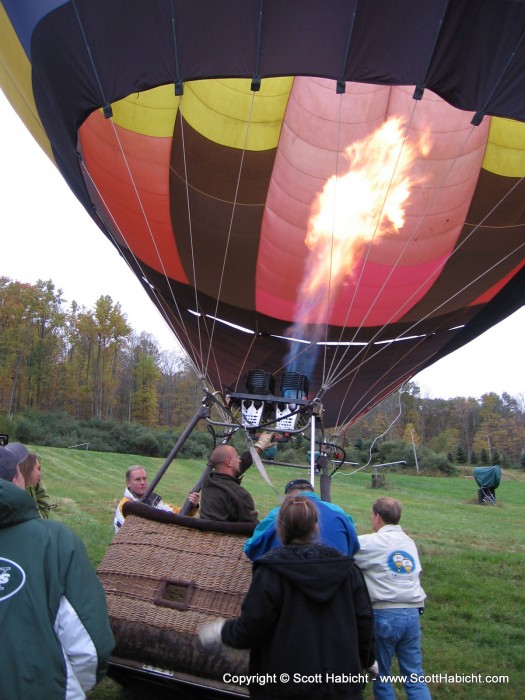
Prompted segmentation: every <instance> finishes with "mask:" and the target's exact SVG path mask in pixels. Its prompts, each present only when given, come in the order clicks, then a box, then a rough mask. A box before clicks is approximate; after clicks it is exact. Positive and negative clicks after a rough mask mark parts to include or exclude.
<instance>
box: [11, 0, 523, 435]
mask: <svg viewBox="0 0 525 700" xmlns="http://www.w3.org/2000/svg"><path fill="white" fill-rule="evenodd" d="M524 36H525V5H524V4H523V3H517V2H496V0H471V1H469V2H467V1H462V2H456V3H447V2H437V1H434V0H432V1H429V2H426V3H421V2H416V0H407V2H403V3H401V4H400V3H392V2H390V1H389V0H373V1H369V2H366V3H364V2H361V3H359V2H357V1H356V2H348V1H347V0H344V1H343V0H308V2H305V1H304V0H301V1H299V0H288V1H287V2H283V1H282V0H280V1H279V2H277V0H273V1H270V0H266V2H263V1H262V0H260V1H259V0H258V1H257V2H255V1H251V0H229V1H228V2H226V1H224V0H223V1H220V0H213V1H212V0H192V2H191V3H189V2H185V1H182V0H173V1H172V2H167V1H166V0H135V1H134V2H129V1H128V0H126V1H124V0H113V1H112V2H107V1H105V2H102V1H101V0H89V1H87V0H76V1H75V2H73V1H67V2H63V1H62V2H58V1H57V0H45V1H44V0H42V2H39V3H35V2H34V0H3V2H1V3H0V64H1V67H2V70H1V71H0V86H1V87H2V89H3V91H4V92H5V94H6V95H7V97H8V99H9V100H10V101H11V103H12V104H13V106H14V107H15V109H16V110H17V112H18V114H19V115H20V117H21V119H23V121H24V122H25V124H26V126H27V127H28V129H29V130H30V131H31V133H32V134H33V135H34V137H35V138H36V139H37V141H38V142H39V144H40V145H41V147H42V148H43V149H44V150H45V151H46V153H47V154H48V155H49V157H50V158H52V159H53V161H54V162H55V164H56V166H57V167H58V168H59V170H60V172H61V173H62V175H63V176H64V178H65V179H66V181H67V182H68V184H69V186H70V187H71V189H72V190H73V191H74V193H75V195H76V196H77V197H78V198H79V200H80V201H81V202H82V204H83V205H84V206H85V207H86V209H87V210H88V211H89V212H90V214H91V216H92V217H93V219H94V221H95V222H96V223H97V225H98V226H99V227H100V228H101V229H102V231H103V232H104V234H105V235H106V236H108V237H109V238H110V239H111V240H112V242H113V243H114V245H115V246H116V247H117V248H118V249H119V250H120V252H121V254H122V255H123V256H124V257H125V258H126V260H127V261H128V263H129V265H130V266H131V268H132V269H133V271H134V272H135V273H136V275H137V276H138V278H139V279H140V281H141V282H142V284H143V286H144V288H145V290H146V292H147V293H148V294H149V296H150V297H151V298H152V299H153V301H154V303H155V304H156V305H157V306H158V307H159V308H160V309H161V311H162V312H163V314H164V315H165V317H166V320H167V322H168V323H169V324H170V325H171V327H172V328H173V330H174V332H175V333H176V335H177V337H178V339H179V340H180V342H181V343H182V345H183V347H184V348H185V349H186V350H187V352H188V354H189V356H190V357H191V359H192V361H193V363H194V364H195V367H196V368H197V370H198V372H199V373H200V375H201V376H202V377H203V382H204V383H205V384H206V386H208V387H209V388H213V389H216V390H223V391H228V390H234V391H244V390H245V386H244V382H245V378H246V374H247V372H248V371H249V370H252V369H255V368H257V369H263V370H267V371H269V372H271V373H272V374H274V375H275V377H276V385H277V386H278V381H279V376H280V375H281V374H282V372H283V371H285V370H289V369H293V370H296V371H299V372H301V373H304V374H305V375H306V376H307V377H308V379H309V392H310V393H309V395H310V396H311V397H314V396H318V397H319V398H320V400H321V401H322V403H323V406H324V409H325V422H326V423H327V424H328V425H331V426H340V427H343V426H346V425H347V424H348V423H349V422H352V421H353V420H355V419H356V418H357V417H359V415H362V414H363V413H364V412H366V411H367V410H369V409H370V408H372V407H373V406H374V405H375V404H376V403H378V402H379V401H380V400H381V399H382V398H384V397H385V396H386V395H388V394H389V393H391V392H392V391H394V390H395V389H397V388H398V387H399V386H400V385H402V384H403V383H404V382H406V381H407V380H409V379H410V378H411V377H413V376H414V375H415V374H417V373H418V372H419V371H421V370H422V369H423V368H424V367H426V366H428V365H429V364H432V363H433V362H435V361H436V360H437V359H439V358H440V357H443V356H445V355H446V354H448V353H449V352H452V351H453V350H455V349H457V348H458V347H460V346H461V345H463V344H465V343H467V342H469V341H470V340H472V339H473V338H475V337H476V336H477V335H479V334H480V333H482V332H483V331H485V330H486V329H488V328H489V327H490V326H492V325H493V324H495V323H497V322H498V321H500V320H502V319H503V318H505V317H506V316H507V315H509V314H511V313H512V312H513V311H515V310H516V309H518V308H519V307H520V306H521V305H522V304H523V303H524V299H525V273H524V250H525V228H524V225H525V207H524V206H523V202H524V201H525V185H524V183H523V181H522V178H523V176H524V175H525V153H524V149H525V126H524V124H523V120H525V39H524V38H523V37H524ZM28 167H30V164H28ZM87 244H88V243H86V245H87Z"/></svg>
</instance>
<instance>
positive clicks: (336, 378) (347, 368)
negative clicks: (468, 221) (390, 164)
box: [320, 127, 523, 424]
mask: <svg viewBox="0 0 525 700" xmlns="http://www.w3.org/2000/svg"><path fill="white" fill-rule="evenodd" d="M474 128H475V127H471V129H470V130H469V132H468V134H467V136H466V138H465V140H464V143H463V144H462V147H461V149H460V152H459V153H458V154H457V155H456V157H455V159H454V161H453V162H452V163H451V164H450V165H449V167H448V169H447V171H446V173H445V174H444V175H443V178H442V180H441V183H440V185H439V188H436V189H435V190H434V193H433V195H432V198H431V199H430V201H429V203H428V204H427V206H426V208H425V211H424V213H423V215H422V216H421V218H420V220H419V222H418V224H417V226H416V227H415V230H414V233H413V235H412V236H411V238H410V239H409V240H407V242H406V243H405V245H404V247H403V250H402V251H401V253H400V254H399V256H398V258H397V260H396V262H395V264H394V266H393V268H392V270H391V271H390V272H389V275H388V277H387V279H386V280H385V282H384V283H383V285H382V287H381V289H380V290H379V292H378V294H377V295H376V297H375V299H374V302H373V304H372V305H371V306H370V308H369V309H368V312H367V315H366V317H368V315H369V314H370V312H371V310H372V308H373V306H374V305H375V303H376V302H377V300H378V299H379V296H380V294H381V292H382V291H383V290H384V287H385V285H386V282H387V281H388V279H390V277H391V276H392V274H393V271H394V270H395V269H396V268H397V267H398V265H399V264H400V261H401V258H402V256H403V255H404V253H405V251H406V249H407V247H408V245H409V244H410V243H411V241H412V240H413V238H414V237H415V235H416V233H417V230H418V229H419V227H420V226H421V225H422V222H423V220H424V218H425V216H426V214H427V213H428V211H429V208H430V207H431V205H432V203H433V202H434V200H435V198H436V197H437V196H438V194H439V192H440V191H441V190H442V188H443V187H444V186H445V184H446V179H447V177H448V174H449V173H450V171H451V170H452V168H453V167H454V165H455V163H456V161H457V159H458V158H459V157H460V155H461V153H462V152H463V151H464V149H465V146H466V144H467V142H468V140H469V138H470V136H471V133H472V131H473V129H474ZM522 179H523V178H522ZM522 179H520V181H519V182H517V183H515V184H514V185H513V187H512V188H511V189H510V190H509V191H508V192H507V193H505V194H504V195H503V196H502V197H501V199H500V201H499V202H498V203H497V204H496V205H495V206H494V207H493V209H492V210H491V212H489V213H488V214H487V215H486V216H485V217H484V218H483V220H482V221H481V222H479V223H478V224H477V225H476V226H475V227H474V228H473V230H472V231H471V232H470V233H469V234H468V235H467V236H466V237H465V238H464V239H463V240H462V241H461V243H459V244H458V245H457V246H456V248H455V249H454V250H453V251H452V253H451V254H450V255H449V256H448V258H447V259H446V260H442V261H441V262H440V263H439V265H437V266H436V268H435V269H434V270H432V271H431V272H430V274H428V276H427V278H426V279H425V280H424V281H423V282H421V284H420V285H419V286H418V288H417V289H416V290H415V291H414V292H413V293H412V294H411V295H410V296H409V297H408V298H406V299H405V300H404V301H403V303H402V304H401V305H400V307H399V308H398V309H397V311H396V312H394V313H393V314H392V315H391V316H390V318H389V319H388V320H387V321H386V322H385V323H384V324H383V326H382V328H380V329H378V331H376V333H375V334H374V336H373V337H372V338H371V339H370V340H369V341H368V343H367V344H366V345H365V346H363V348H362V349H361V350H359V351H358V352H357V353H356V355H355V356H354V357H353V358H351V360H350V361H349V362H348V363H346V364H344V365H342V362H343V358H344V357H345V355H346V354H347V353H348V352H349V347H350V345H348V347H347V348H346V349H345V350H344V351H343V353H342V355H341V356H340V357H339V359H338V363H337V367H339V372H338V373H337V374H335V373H334V374H333V375H332V377H331V379H330V380H327V382H326V383H325V385H324V386H323V391H322V392H320V393H321V395H322V393H323V392H324V391H326V390H327V389H329V388H330V387H331V386H333V385H334V384H336V383H338V382H340V381H342V380H343V379H346V378H348V376H350V375H352V374H353V375H354V379H355V378H356V377H357V373H358V372H359V370H360V369H361V368H362V367H363V366H364V365H365V364H366V363H368V362H369V361H370V360H372V359H373V358H375V357H377V356H378V355H380V354H381V353H382V352H384V351H385V350H386V349H387V348H388V347H389V345H391V343H393V342H395V341H396V340H399V339H402V338H404V337H407V336H408V335H409V334H410V333H411V332H413V331H414V330H415V329H417V327H418V326H419V325H420V324H421V323H422V322H423V321H424V320H426V319H427V318H428V317H430V316H432V315H433V314H434V313H435V312H436V311H438V310H439V309H440V308H442V307H443V306H445V305H446V304H448V303H449V302H450V301H451V300H452V299H454V297H456V296H458V295H459V294H461V293H462V292H463V291H464V290H465V289H467V288H468V287H469V286H470V285H472V284H474V283H475V282H476V281H478V280H479V279H481V278H482V277H483V276H484V275H486V274H488V273H489V272H490V271H491V270H492V269H494V268H495V267H497V265H499V264H501V263H502V262H503V261H504V260H505V259H506V258H508V257H510V256H511V255H513V254H514V253H516V252H517V251H518V250H519V248H521V245H520V246H517V247H516V249H515V250H514V251H512V252H511V253H509V254H507V255H505V256H503V257H502V258H501V259H500V260H499V261H498V262H497V263H495V264H494V265H493V266H491V268H489V269H487V270H486V271H485V272H483V273H481V274H480V275H479V276H478V277H477V278H476V280H474V281H472V282H469V283H465V284H464V285H463V286H462V288H461V289H460V290H458V291H456V292H455V293H452V294H451V295H450V296H449V298H448V299H446V300H445V301H444V302H442V303H441V304H439V305H436V307H434V308H433V309H432V310H430V311H429V312H428V313H427V314H426V315H425V316H424V317H423V318H421V319H419V320H418V321H416V322H414V323H413V324H412V325H411V326H410V327H409V328H408V329H405V330H404V332H403V333H402V334H401V335H399V336H398V337H397V338H395V339H392V340H391V341H390V343H386V342H385V343H384V344H382V346H381V348H379V349H378V350H376V351H374V352H372V353H371V354H370V348H371V347H372V344H373V343H374V340H375V339H376V338H378V337H379V336H380V334H381V333H382V332H383V331H384V330H385V329H386V328H387V327H388V324H389V323H390V322H391V321H392V320H393V319H394V318H396V317H397V316H398V315H399V314H400V313H401V311H402V310H403V309H404V308H409V304H410V302H411V300H412V299H413V298H415V297H417V295H418V294H419V292H420V291H421V289H423V288H424V287H426V286H427V285H428V284H429V283H430V282H431V281H432V279H434V278H436V277H437V275H438V274H439V273H440V272H441V270H442V269H443V267H444V265H445V264H446V263H447V261H448V260H450V259H451V258H452V257H453V256H454V255H455V254H456V253H457V252H458V250H460V249H461V247H462V246H463V245H465V243H466V241H467V240H468V239H469V238H470V237H471V236H472V235H473V234H474V233H475V231H476V230H477V229H479V227H480V226H482V224H483V222H484V221H485V220H486V219H487V218H488V217H489V216H490V215H491V213H493V211H494V210H495V209H497V207H498V206H500V205H501V203H502V202H503V201H504V200H505V199H506V197H507V196H509V194H510V193H511V192H512V191H513V190H514V189H515V188H516V187H517V186H519V184H520V183H521V180H522ZM367 258H368V255H367ZM363 267H364V266H363ZM354 298H355V294H354ZM349 313H350V309H349V310H348V313H347V317H348V314H349ZM366 317H365V319H364V320H363V322H362V323H361V325H360V326H359V328H358V329H357V330H356V333H355V334H354V336H353V338H354V340H355V338H356V337H357V333H358V332H359V330H360V329H361V328H362V326H363V324H364V321H365V320H366ZM446 330H448V328H447V329H446ZM435 332H439V329H435V330H434V333H435ZM341 337H342V336H340V341H341ZM425 338H426V335H422V336H421V341H420V342H423V341H424V340H425ZM417 346H418V344H417V345H415V346H413V347H411V349H409V350H408V351H407V352H406V353H405V355H404V356H403V357H402V358H399V359H398V361H397V363H396V364H398V363H399V362H400V361H401V360H402V359H404V358H406V357H408V356H409V355H410V353H411V352H413V351H414V350H415V349H416V348H417ZM363 354H365V356H366V357H365V358H364V359H362V360H361V361H360V363H359V365H358V366H357V367H354V368H353V369H352V367H351V366H352V364H354V363H355V362H356V361H357V359H358V358H360V357H362V356H363ZM334 359H335V356H334ZM422 362H424V360H423V361H422ZM332 364H333V363H332ZM418 364H420V363H418ZM418 364H415V365H414V367H417V366H418ZM390 369H391V368H390V367H389V370H388V371H390ZM380 379H381V378H378V382H379V380H380ZM378 382H376V384H377V383H378ZM395 383H396V384H397V382H395ZM350 388H351V384H350V385H349V387H348V388H347V392H348V391H349V390H350ZM392 388H393V389H395V388H397V387H396V386H393V387H392ZM383 393H384V387H383V389H382V391H381V394H383ZM375 398H377V395H376V396H375V397H372V396H371V399H370V403H373V401H374V399H375ZM349 420H350V416H347V417H346V418H345V419H344V420H343V421H342V422H343V423H347V422H348V421H349ZM340 422H341V417H340V416H339V418H338V420H337V423H338V424H339V423H340Z"/></svg>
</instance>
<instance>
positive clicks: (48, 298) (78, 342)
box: [0, 277, 525, 466]
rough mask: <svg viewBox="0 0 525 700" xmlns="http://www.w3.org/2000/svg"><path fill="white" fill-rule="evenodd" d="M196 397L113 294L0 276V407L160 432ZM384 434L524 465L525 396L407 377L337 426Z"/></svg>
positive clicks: (366, 440)
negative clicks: (86, 301)
mask: <svg viewBox="0 0 525 700" xmlns="http://www.w3.org/2000/svg"><path fill="white" fill-rule="evenodd" d="M201 398H202V395H201V388H200V383H199V382H198V380H197V378H196V377H195V374H194V372H193V370H192V367H191V364H190V362H189V360H188V359H187V358H185V357H184V356H181V354H180V353H179V352H177V351H176V350H173V351H161V350H160V349H159V346H158V344H157V342H156V340H155V339H154V338H153V337H152V336H150V335H148V334H145V333H141V334H137V333H136V331H134V330H133V329H132V328H131V327H130V325H129V324H128V322H127V318H126V315H125V314H124V313H123V312H122V309H121V306H120V304H119V303H118V302H114V301H113V300H112V299H111V297H109V296H101V297H100V298H99V299H98V300H97V301H96V302H95V305H94V307H93V308H92V309H86V308H84V307H82V306H79V304H77V303H76V302H75V301H73V302H71V303H70V304H69V305H66V303H65V301H64V299H63V296H62V291H61V290H59V289H58V290H57V289H55V286H54V284H53V282H52V281H51V280H48V281H42V280H39V281H38V282H37V283H36V284H27V283H22V282H18V281H12V280H10V279H9V278H7V277H0V416H4V417H5V418H6V419H8V420H12V419H13V418H15V417H16V416H23V415H25V414H29V413H32V414H34V413H35V412H36V413H39V412H40V413H46V412H47V413H53V412H61V413H63V414H66V415H67V416H70V417H71V418H72V419H75V420H76V421H95V422H96V421H104V422H111V423H113V424H116V425H118V424H126V423H127V424H137V425H139V426H143V427H144V428H147V429H150V430H153V431H155V430H157V431H162V430H163V429H170V430H171V429H173V428H177V427H181V428H182V427H185V425H186V424H187V423H188V421H189V420H190V418H191V417H192V416H193V415H194V413H195V409H196V407H197V406H198V405H199V403H200V400H201ZM383 434H384V435H385V437H384V438H382V442H383V443H384V442H385V440H386V441H391V442H392V441H393V442H396V441H397V442H400V443H404V444H405V445H407V446H408V447H409V448H410V447H411V448H412V451H413V450H414V448H416V447H417V449H419V450H421V449H423V448H425V449H426V450H430V451H431V452H433V453H435V454H440V455H444V456H445V457H446V460H448V462H450V463H456V464H476V463H480V464H489V463H491V464H496V463H500V464H501V465H502V466H525V458H524V455H525V400H524V397H523V396H518V397H512V396H510V395H509V394H507V393H503V394H502V396H499V395H497V394H494V393H489V394H485V395H484V396H482V397H481V398H480V399H475V398H472V397H468V398H465V397H457V398H454V399H432V398H426V397H423V396H422V395H421V392H420V389H419V387H417V385H415V384H414V383H409V384H408V385H406V386H405V387H404V388H403V389H402V390H400V391H399V392H396V393H395V394H393V395H392V396H390V397H389V398H387V399H385V400H384V401H382V402H381V403H380V404H379V405H378V406H376V407H375V408H374V409H373V410H372V411H370V412H369V413H368V414H367V415H366V416H364V417H363V418H361V419H360V420H359V421H358V422H357V423H355V424H354V425H352V426H351V427H350V428H349V429H348V430H347V431H346V432H345V433H344V435H343V443H344V446H345V450H347V451H348V453H349V454H350V453H351V452H352V451H354V453H355V450H358V451H359V450H362V448H363V445H366V444H368V445H370V446H371V445H372V442H373V441H374V440H375V439H376V438H377V437H378V436H382V435H383ZM415 454H417V452H416V453H415Z"/></svg>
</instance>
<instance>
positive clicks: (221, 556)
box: [98, 502, 253, 695]
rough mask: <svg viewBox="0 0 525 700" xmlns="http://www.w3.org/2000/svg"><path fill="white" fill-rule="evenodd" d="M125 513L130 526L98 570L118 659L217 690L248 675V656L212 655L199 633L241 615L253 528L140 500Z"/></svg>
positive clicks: (232, 653)
mask: <svg viewBox="0 0 525 700" xmlns="http://www.w3.org/2000/svg"><path fill="white" fill-rule="evenodd" d="M124 512H125V514H126V520H125V522H124V525H123V526H122V527H121V529H120V531H119V533H118V534H117V535H116V537H115V538H114V540H113V541H112V543H111V545H110V547H109V549H108V551H107V553H106V555H105V557H104V559H103V560H102V562H101V564H100V567H99V569H98V575H99V577H100V580H101V581H102V584H103V586H104V589H105V591H106V597H107V601H108V609H109V616H110V620H111V625H112V628H113V633H114V635H115V639H116V647H115V650H114V656H115V657H118V658H119V659H120V660H122V659H129V660H130V661H132V662H134V664H135V666H136V662H140V664H143V665H144V666H145V667H151V666H152V667H155V668H157V669H158V668H160V669H164V670H166V671H167V672H168V673H169V674H170V675H173V677H174V678H176V677H177V674H181V677H184V678H186V679H187V678H195V679H196V680H197V681H198V683H199V684H200V685H201V686H202V685H204V686H207V685H209V687H210V688H215V689H217V688H219V689H220V688H221V686H222V679H223V676H224V674H225V673H231V674H234V675H237V674H246V673H247V671H248V652H247V651H239V650H235V649H231V648H229V647H222V649H221V650H220V651H217V652H209V651H207V650H205V649H203V647H202V646H201V645H200V643H199V640H198V636H197V630H198V628H199V627H200V626H201V625H202V624H203V623H206V622H210V621H212V620H214V619H216V618H217V617H224V618H231V617H237V616H238V615H239V613H240V607H241V603H242V601H243V599H244V596H245V595H246V592H247V590H248V587H249V585H250V581H251V572H252V568H251V562H250V561H249V560H248V559H247V558H246V557H245V555H244V553H243V550H242V546H243V543H244V541H245V539H246V536H247V535H249V534H251V532H252V530H253V525H250V524H247V523H235V524H233V523H231V524H230V523H210V522H209V521H204V520H201V519H199V518H189V517H186V516H177V515H174V514H171V513H167V512H165V511H159V510H156V509H155V508H151V507H149V506H146V505H144V504H142V503H135V502H129V503H126V504H125V507H124ZM211 528H213V529H211ZM218 530H219V531H218ZM225 689H227V691H228V692H229V693H231V692H232V691H234V688H233V687H232V686H231V685H228V686H227V687H226V686H225ZM238 691H239V692H240V693H241V694H243V695H244V694H247V690H246V689H245V688H242V689H241V688H238Z"/></svg>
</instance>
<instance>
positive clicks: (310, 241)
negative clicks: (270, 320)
mask: <svg viewBox="0 0 525 700" xmlns="http://www.w3.org/2000/svg"><path fill="white" fill-rule="evenodd" d="M427 150H428V146H427V144H426V137H425V136H423V137H422V138H421V139H420V142H419V144H416V145H413V144H411V143H409V142H408V141H407V140H406V139H405V138H404V131H403V124H402V121H401V120H400V119H399V118H398V117H391V118H390V119H389V120H388V121H386V122H385V123H384V124H383V125H382V126H381V127H380V128H378V129H377V130H376V131H375V132H374V133H373V134H372V135H371V136H369V137H368V138H366V139H363V140H362V141H357V142H355V143H353V144H352V145H351V146H349V147H348V148H347V149H346V150H345V152H344V158H345V161H346V162H347V167H346V172H344V173H343V174H342V175H333V176H332V177H331V178H330V179H329V180H328V181H327V183H326V185H325V186H324V188H323V191H322V192H321V193H320V194H319V195H318V197H317V199H316V201H315V202H314V205H313V207H312V215H311V217H310V221H309V224H308V232H307V236H306V240H305V243H306V245H307V246H308V248H309V249H310V251H311V252H310V258H309V263H308V265H307V271H306V275H305V278H304V280H303V284H302V288H301V297H300V298H301V299H303V300H304V302H305V303H306V305H307V306H311V305H312V303H313V305H314V306H316V307H317V309H316V314H315V315H316V318H317V320H318V321H322V320H323V319H324V318H325V315H326V304H327V303H328V301H327V300H326V301H324V302H323V301H322V299H323V297H326V295H325V292H326V290H327V286H328V281H330V285H331V294H332V295H333V297H336V296H337V293H338V290H339V289H340V287H341V285H342V283H343V282H344V280H345V278H347V277H348V276H349V275H351V274H352V271H353V268H354V265H355V262H356V259H357V257H358V255H359V253H360V252H361V251H362V249H363V247H364V245H365V244H366V243H368V242H374V243H377V242H378V241H379V240H380V238H382V237H383V236H386V235H391V234H394V233H397V232H398V231H399V230H400V229H401V228H402V226H403V224H404V223H405V210H404V207H405V205H406V204H407V201H408V199H409V196H410V191H411V187H412V186H413V185H414V183H415V181H414V180H411V179H410V177H409V170H410V168H411V166H412V165H413V163H414V160H415V158H416V157H417V155H419V153H424V152H426V151H427ZM308 300H309V301H308Z"/></svg>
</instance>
